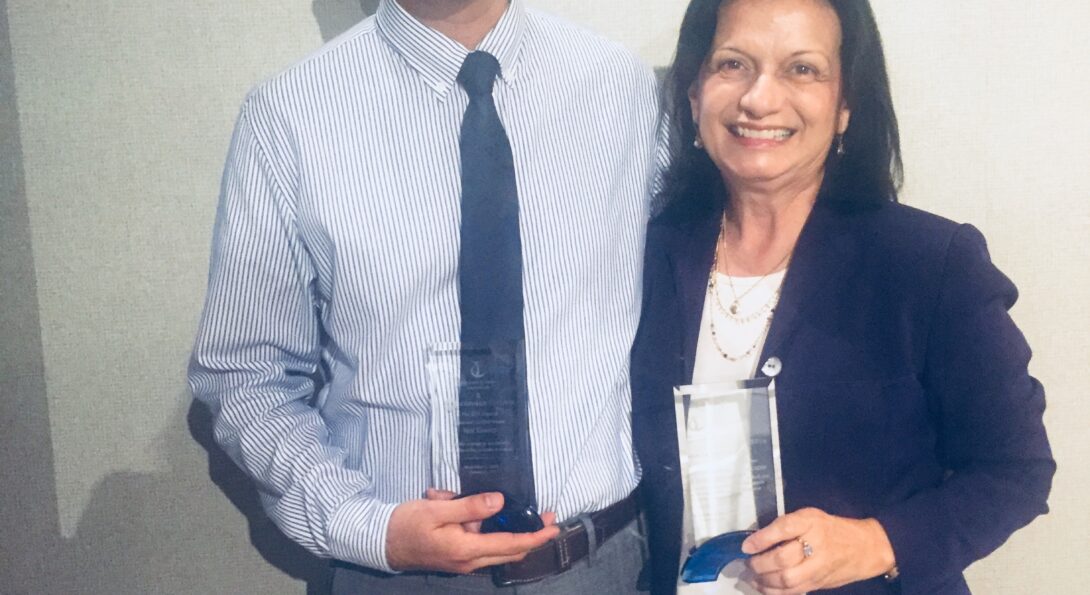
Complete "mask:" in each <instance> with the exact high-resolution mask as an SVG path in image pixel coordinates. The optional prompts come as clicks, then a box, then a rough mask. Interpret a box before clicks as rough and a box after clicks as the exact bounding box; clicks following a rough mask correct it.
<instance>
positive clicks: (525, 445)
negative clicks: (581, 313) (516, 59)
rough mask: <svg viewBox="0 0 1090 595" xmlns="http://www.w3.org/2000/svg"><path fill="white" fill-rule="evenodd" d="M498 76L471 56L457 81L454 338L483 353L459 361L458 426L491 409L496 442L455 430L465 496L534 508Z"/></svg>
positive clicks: (490, 63) (515, 228)
mask: <svg viewBox="0 0 1090 595" xmlns="http://www.w3.org/2000/svg"><path fill="white" fill-rule="evenodd" d="M499 73H500V64H499V62H498V61H497V60H496V58H495V57H494V56H492V55H491V54H488V53H486V52H480V51H477V52H472V53H471V54H469V56H467V57H466V59H465V62H464V63H463V64H462V69H461V71H460V72H459V73H458V83H459V84H460V85H461V86H462V87H463V88H464V89H465V90H466V93H467V94H468V95H469V107H468V108H466V113H465V118H464V119H463V120H462V129H461V137H460V149H461V165H462V226H461V248H460V253H459V268H458V288H459V298H460V303H461V314H462V330H461V340H462V343H463V346H468V347H475V348H480V349H483V350H484V351H485V352H486V353H487V354H488V357H485V358H483V359H482V358H480V357H476V356H473V355H465V356H463V358H462V375H463V384H462V388H461V389H460V391H459V399H460V402H461V405H460V408H461V410H462V417H463V418H466V417H467V415H468V414H469V413H470V412H471V411H472V412H473V415H478V414H479V412H480V411H488V413H487V415H486V417H487V416H494V417H495V418H496V419H497V420H499V421H500V423H499V424H497V426H498V427H499V430H498V431H497V433H496V434H490V433H488V431H486V430H485V426H486V424H480V427H475V428H472V429H467V428H465V427H460V430H459V432H460V434H459V439H460V444H461V450H462V452H461V456H462V464H461V468H460V476H461V481H462V493H463V494H471V493H477V492H482V491H492V490H499V491H503V492H504V493H505V494H507V496H508V497H509V498H512V499H515V500H517V501H519V502H520V503H522V504H528V505H531V506H532V505H534V504H535V502H534V501H535V498H534V484H533V468H532V463H531V458H530V440H529V420H528V404H527V400H528V390H527V386H526V375H525V347H524V344H523V338H524V331H523V301H522V242H521V240H520V238H519V205H518V192H517V187H516V185H515V165H514V158H513V157H512V154H511V144H510V142H509V141H508V138H507V133H506V131H505V130H504V128H503V123H502V122H500V118H499V114H498V113H497V112H496V104H495V102H494V101H493V98H492V89H493V86H494V84H495V82H496V77H497V75H498V74H499ZM467 353H468V352H467ZM478 353H481V352H480V351H479V352H478ZM482 361H484V362H485V363H484V364H483V368H484V369H482ZM488 362H492V363H488ZM483 374H487V377H486V376H484V375H483ZM474 379H477V380H479V382H476V383H474V382H473V381H474ZM467 383H468V384H467ZM482 387H484V388H483V389H482Z"/></svg>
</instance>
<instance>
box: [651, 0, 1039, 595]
mask: <svg viewBox="0 0 1090 595" xmlns="http://www.w3.org/2000/svg"><path fill="white" fill-rule="evenodd" d="M668 93H669V102H668V103H669V109H671V110H672V113H671V117H672V122H673V126H674V130H673V140H674V141H675V142H676V143H677V145H678V149H677V150H675V156H676V160H675V162H674V164H673V165H672V169H671V170H670V172H669V173H668V175H667V177H666V189H665V196H666V198H667V200H668V201H669V202H668V203H667V206H666V208H665V209H664V212H663V213H662V214H661V215H660V216H659V217H657V218H656V219H655V221H653V222H652V225H651V228H650V230H649V233H648V244H647V256H646V259H647V260H646V272H645V299H644V314H643V319H642V322H641V325H640V330H639V334H638V336H637V339H636V344H635V346H634V348H633V361H632V370H633V383H634V386H633V396H634V403H633V429H634V435H635V440H636V443H637V449H638V453H639V456H640V459H641V463H642V465H643V468H644V476H645V481H644V497H645V499H646V501H645V508H646V510H647V516H648V535H649V538H650V547H651V552H652V564H651V570H652V581H653V584H654V587H655V588H654V592H658V593H669V592H673V591H674V590H675V588H676V585H677V576H678V566H679V561H680V556H681V551H680V550H681V531H682V528H681V527H682V516H683V510H684V502H683V498H682V488H681V478H680V475H679V471H678V467H679V465H678V453H677V448H676V440H675V438H676V432H675V420H674V409H673V399H672V387H673V386H675V385H680V384H690V383H705V382H721V381H726V380H730V379H738V378H743V377H752V376H753V375H761V372H760V369H761V368H762V367H764V368H765V369H766V370H768V369H769V368H768V367H767V366H764V364H765V362H769V361H773V362H775V363H779V364H781V365H780V366H779V368H780V371H779V374H778V375H777V376H776V385H777V402H778V420H779V433H780V445H781V455H782V469H783V475H784V497H785V502H786V509H787V514H786V515H784V516H782V517H780V518H779V519H777V520H776V521H775V522H773V523H772V524H770V525H769V526H767V527H765V528H763V529H762V530H760V531H759V532H757V533H756V534H754V535H753V536H751V537H750V538H749V539H747V541H746V543H745V544H744V549H745V551H746V552H749V553H757V555H754V556H753V557H752V558H750V559H749V560H748V561H747V565H748V570H749V573H748V579H747V580H748V581H749V582H750V583H751V585H752V587H753V588H756V589H757V590H759V591H760V592H762V593H770V594H781V593H805V592H813V591H818V590H822V589H832V592H836V593H891V592H896V590H899V591H900V592H901V593H906V594H908V593H921V594H923V593H926V594H929V595H930V594H934V593H968V587H967V586H966V583H965V581H964V578H963V577H962V571H963V570H964V569H965V568H966V567H967V566H968V565H969V564H971V563H972V562H973V561H975V560H977V559H979V558H982V557H983V556H985V555H987V554H988V553H990V552H991V551H993V550H994V549H995V548H996V547H998V546H999V545H1000V544H1002V543H1003V541H1004V540H1006V539H1007V537H1008V536H1009V535H1010V534H1011V533H1012V532H1013V531H1015V530H1017V529H1018V528H1020V527H1022V526H1024V525H1025V524H1026V523H1028V522H1029V521H1030V520H1031V519H1033V518H1034V517H1035V516H1037V515H1039V514H1042V513H1044V512H1045V511H1046V504H1045V501H1046V497H1047V495H1048V491H1049V489H1050V484H1051V479H1052V475H1053V473H1054V470H1055V464H1054V462H1053V460H1052V455H1051V452H1050V449H1049V445H1048V441H1047V438H1046V435H1045V431H1044V427H1043V425H1042V422H1041V414H1042V412H1043V409H1044V394H1043V391H1042V389H1041V386H1040V385H1039V384H1038V383H1037V382H1036V380H1034V379H1033V378H1031V377H1030V376H1029V374H1028V372H1027V364H1028V361H1029V357H1030V351H1029V348H1028V346H1027V345H1026V343H1025V340H1024V338H1023V337H1022V335H1021V333H1020V332H1019V331H1018V329H1017V328H1016V327H1015V326H1014V324H1013V322H1012V321H1011V319H1010V318H1009V316H1008V314H1007V309H1008V308H1009V307H1010V306H1011V305H1012V304H1013V302H1014V300H1015V298H1016V290H1015V287H1014V286H1013V285H1012V284H1011V282H1010V281H1009V280H1008V279H1007V278H1006V277H1004V276H1003V274H1002V273H1001V272H999V271H998V270H997V269H996V268H995V267H994V266H993V265H992V264H991V263H990V261H989V259H988V255H987V251H986V248H985V245H984V240H983V238H982V237H981V235H980V234H979V232H977V231H976V230H975V229H974V228H972V227H971V226H968V225H960V226H959V225H956V224H954V223H952V222H949V221H947V220H944V219H942V218H940V217H937V216H935V215H930V214H927V213H923V212H921V211H918V210H915V209H911V208H909V207H905V206H902V205H899V204H897V195H896V193H897V187H898V184H899V178H900V150H899V140H898V133H897V124H896V117H895V115H894V113H893V107H892V101H891V98H890V91H889V83H888V79H887V76H886V70H885V65H884V57H883V54H882V48H881V42H880V39H879V35H878V31H877V28H876V24H875V21H874V16H873V13H872V11H871V8H870V6H869V4H868V3H867V2H866V0H829V1H825V0H724V1H721V0H692V2H691V4H690V6H689V8H688V12H687V14H686V16H685V19H684V23H683V25H682V31H681V38H680V41H679V42H678V49H677V57H676V61H675V63H674V65H673V68H672V71H671V74H670V78H669V81H668ZM774 367H775V366H774ZM758 552H759V553H758ZM724 582H725V581H723V580H722V579H721V581H720V583H724ZM720 586H721V587H722V586H723V585H720ZM683 590H684V589H683ZM733 591H734V589H733V587H731V588H730V589H729V590H728V591H726V592H733Z"/></svg>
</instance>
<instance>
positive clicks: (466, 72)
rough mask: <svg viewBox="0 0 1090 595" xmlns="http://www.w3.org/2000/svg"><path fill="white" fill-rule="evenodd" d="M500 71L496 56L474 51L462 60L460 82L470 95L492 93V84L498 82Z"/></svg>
mask: <svg viewBox="0 0 1090 595" xmlns="http://www.w3.org/2000/svg"><path fill="white" fill-rule="evenodd" d="M499 73H500V63H499V61H498V60H496V57H495V56H493V55H492V54H489V53H488V52H472V53H470V54H469V55H468V56H466V60H465V62H462V70H461V71H459V72H458V83H460V84H461V85H462V87H463V88H464V89H465V90H466V93H469V94H470V96H473V97H476V96H481V95H491V94H492V84H493V83H495V82H496V75H497V74H499Z"/></svg>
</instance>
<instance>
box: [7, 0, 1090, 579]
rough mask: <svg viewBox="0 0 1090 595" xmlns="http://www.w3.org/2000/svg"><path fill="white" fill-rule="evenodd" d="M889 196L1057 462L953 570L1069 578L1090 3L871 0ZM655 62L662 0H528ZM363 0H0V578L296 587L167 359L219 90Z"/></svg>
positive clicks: (1082, 328) (188, 311)
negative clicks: (992, 310)
mask: <svg viewBox="0 0 1090 595" xmlns="http://www.w3.org/2000/svg"><path fill="white" fill-rule="evenodd" d="M872 2H873V4H874V7H875V10H876V12H877V13H878V18H879V23H880V26H881V28H882V32H883V36H884V38H885V42H886V50H887V57H888V60H889V63H890V70H891V74H892V78H893V85H894V91H895V99H896V102H897V107H898V113H899V116H900V119H901V129H902V135H903V145H904V149H905V163H906V169H907V183H906V187H905V193H904V201H905V202H907V203H909V204H913V205H917V206H920V207H923V208H925V209H928V210H931V211H935V212H938V213H941V214H943V215H946V216H948V217H951V218H953V219H957V220H961V221H969V222H972V223H974V224H975V225H977V226H978V227H980V228H981V229H982V230H983V232H984V233H985V235H986V236H987V237H988V238H989V241H990V246H991V249H992V255H993V257H994V259H995V260H996V262H997V263H998V264H999V265H1000V267H1001V268H1002V269H1003V270H1004V271H1005V272H1006V273H1007V274H1008V275H1009V276H1010V277H1011V278H1012V279H1014V280H1015V282H1016V283H1017V284H1018V286H1019V287H1020V288H1021V290H1022V296H1023V297H1022V299H1021V301H1020V302H1019V303H1018V305H1017V306H1016V307H1015V309H1014V316H1015V318H1016V320H1017V321H1018V322H1019V324H1020V325H1021V327H1022V329H1023V330H1024V331H1025V333H1026V335H1027V336H1028V338H1029V341H1030V343H1031V344H1032V345H1033V346H1034V348H1035V351H1036V357H1035V359H1034V362H1033V372H1034V373H1035V375H1037V376H1038V377H1039V378H1040V379H1041V380H1042V382H1043V383H1044V384H1045V387H1046V389H1047V392H1048V398H1049V410H1048V413H1047V415H1046V423H1047V425H1048V428H1049V431H1050V435H1051V438H1052V441H1053V447H1054V449H1055V454H1056V458H1057V460H1058V461H1059V465H1060V471H1059V474H1058V475H1057V477H1056V482H1055V486H1054V490H1053V495H1052V498H1051V506H1052V513H1051V514H1050V515H1049V516H1047V517H1044V518H1042V519H1040V520H1039V521H1037V522H1036V523H1034V524H1033V525H1032V526H1031V527H1029V528H1028V529H1026V530H1024V531H1022V532H1020V533H1019V534H1017V535H1015V536H1014V537H1013V538H1012V539H1011V541H1010V542H1009V543H1008V544H1007V545H1006V546H1004V547H1003V548H1002V549H1001V550H1000V551H999V552H997V553H996V554H994V555H993V556H991V557H990V558H988V559H987V560H985V561H982V562H980V563H978V564H977V565H975V566H974V567H973V568H972V569H971V570H970V573H969V574H970V582H971V584H972V586H973V587H974V590H976V591H977V592H979V593H988V594H999V595H1003V594H1011V595H1013V594H1024V593H1044V592H1047V593H1079V592H1081V591H1082V588H1083V586H1084V584H1085V583H1086V582H1087V580H1090V571H1087V570H1086V568H1087V567H1086V565H1085V547H1086V545H1087V537H1086V536H1087V534H1088V533H1090V507H1088V506H1086V504H1085V502H1086V500H1085V497H1084V496H1083V494H1085V493H1086V491H1087V490H1090V465H1087V464H1086V463H1085V461H1087V460H1090V439H1088V438H1087V436H1086V430H1087V428H1090V401H1088V400H1087V399H1085V398H1084V391H1085V387H1086V386H1087V385H1090V366H1088V365H1087V364H1088V354H1090V306H1088V303H1090V270H1088V269H1090V241H1088V240H1087V238H1090V200H1088V199H1090V181H1088V178H1087V173H1088V172H1090V117H1088V116H1087V114H1086V108H1085V105H1086V102H1087V97H1088V96H1090V82H1087V78H1086V73H1087V72H1090V38H1087V36H1085V35H1083V34H1082V28H1084V26H1085V23H1087V22H1090V4H1087V3H1082V2H1069V1H1061V0H1042V1H1041V2H1039V3H1037V4H1036V5H1035V8H1034V9H1033V10H1030V9H1028V8H1027V6H1026V5H1025V4H1024V3H1022V2H1015V1H1014V0H961V1H960V2H957V3H950V2H942V1H939V0H916V1H915V2H911V3H908V2H898V1H896V0H872ZM529 3H530V4H531V5H534V6H538V7H540V8H543V9H546V10H549V11H551V12H554V13H557V14H561V15H564V16H567V17H569V18H571V19H572V20H575V21H578V22H581V23H584V24H585V25H586V26H588V27H590V28H592V29H595V30H598V31H600V32H602V33H603V34H605V35H607V36H610V37H613V38H615V39H618V40H620V41H622V42H623V43H625V44H627V45H628V46H629V47H631V48H632V49H633V50H635V51H636V52H638V53H639V54H640V55H642V56H643V57H644V58H645V59H646V60H648V61H649V62H651V63H653V64H656V65H664V64H666V63H668V61H669V59H670V57H671V54H672V49H673V48H672V44H673V41H674V39H675V35H676V28H677V25H678V23H679V22H680V18H681V14H682V12H683V11H684V7H685V2H684V0H667V1H664V0H654V1H652V0H636V1H635V2H632V1H625V0H597V1H595V2H592V3H588V2H582V1H580V0H529ZM376 4H377V0H314V1H313V2H311V1H310V0H262V1H258V0H241V1H238V2H228V3H224V2H220V1H213V0H191V1H190V2H186V3H172V4H169V5H163V4H160V3H154V2H146V1H144V0H111V1H109V2H101V1H100V2H34V1H31V0H0V304H2V305H0V424H2V425H0V428H2V430H0V477H2V478H3V479H0V502H2V503H3V504H2V505H0V593H12V594H21V593H76V592H78V593H94V594H98V593H101V594H114V593H171V594H174V593H258V592H260V593H302V592H305V591H308V587H307V584H308V583H309V584H310V587H309V591H311V592H320V584H321V583H322V581H323V576H324V572H325V567H324V565H323V564H322V563H320V562H317V561H315V560H313V559H312V558H310V557H309V556H307V555H306V554H305V553H304V552H302V550H300V549H298V548H295V547H294V546H292V545H291V544H289V543H287V542H286V541H284V540H283V539H282V538H280V537H279V535H278V533H277V532H276V530H275V528H273V527H272V526H271V525H270V523H269V522H268V521H266V520H265V519H264V517H263V516H261V514H260V513H259V512H258V511H257V505H256V497H255V495H254V493H253V490H252V489H251V488H250V487H249V484H248V482H247V481H246V479H245V478H243V477H241V475H240V474H239V473H238V472H237V471H235V469H234V467H233V466H232V465H231V463H230V462H229V461H227V460H226V458H225V457H224V456H223V455H222V454H220V453H219V452H218V451H217V450H216V449H215V448H212V447H210V446H211V444H210V443H211V441H210V431H209V429H208V423H207V419H206V418H205V416H204V415H203V411H202V410H200V409H199V408H194V407H191V404H190V399H189V395H188V393H187V389H186V386H185V377H184V371H185V365H186V360H187V357H188V352H189V348H190V345H191V341H192V338H193V334H194V330H195V326H196V322H197V317H198V315H199V311H200V307H201V303H202V299H203V292H204V283H205V275H206V270H207V258H208V247H209V241H210V235H211V228H212V220H213V216H214V209H215V203H216V197H217V192H218V184H219V175H220V171H221V168H222V162H223V158H224V156H225V153H226V149H227V144H228V141H229V140H230V133H231V129H232V124H233V121H234V118H235V115H236V112H237V109H238V105H239V103H240V101H241V100H242V98H243V95H244V94H245V92H246V91H247V89H249V88H250V87H251V86H252V85H253V84H255V83H256V82H258V81H260V80H262V79H263V78H266V77H268V76H271V75H272V74H274V73H276V72H277V71H279V70H280V69H282V68H284V67H286V66H288V65H290V64H291V63H293V62H294V61H296V60H297V59H299V58H300V57H302V56H304V55H306V54H307V53H308V52H310V51H312V50H313V49H315V48H316V47H317V46H319V45H320V44H321V43H322V41H323V39H330V38H331V37H333V36H334V35H336V34H337V33H339V32H341V31H343V30H344V29H347V28H348V27H349V26H351V24H353V23H354V22H355V21H357V20H358V19H360V18H362V17H363V16H364V15H365V14H370V13H371V12H373V10H374V6H375V5H376Z"/></svg>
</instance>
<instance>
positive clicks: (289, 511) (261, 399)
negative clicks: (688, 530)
mask: <svg viewBox="0 0 1090 595" xmlns="http://www.w3.org/2000/svg"><path fill="white" fill-rule="evenodd" d="M478 49H480V50H483V51H487V52H489V53H491V54H493V55H495V56H496V57H497V58H498V59H499V62H500V64H501V67H502V74H501V77H500V79H499V80H498V81H497V83H496V86H495V91H494V94H495V101H496V105H497V109H498V112H499V115H500V118H501V120H502V121H503V123H504V126H505V128H506V130H507V134H508V136H509V137H510V140H511V145H512V150H513V153H514V161H515V173H516V178H517V185H518V196H519V209H520V221H519V223H520V229H521V237H522V245H523V259H524V266H523V268H524V280H523V287H524V294H525V296H524V302H525V326H526V328H525V332H526V356H527V369H528V370H527V374H528V386H529V407H530V414H529V416H530V435H531V441H532V453H533V466H534V469H533V471H534V476H535V483H536V490H537V499H538V503H539V504H540V508H541V509H542V510H552V511H556V512H557V514H558V516H559V518H560V519H562V520H563V519H566V518H569V517H571V516H573V515H576V514H579V513H581V512H586V511H593V510H598V509H601V508H604V507H606V506H608V505H609V504H611V503H613V502H616V501H618V500H620V499H622V498H624V497H625V496H626V495H628V493H629V492H631V491H632V490H633V488H635V486H636V484H637V482H638V480H639V469H638V465H637V464H636V462H635V460H634V455H633V452H632V447H631V426H630V419H629V418H630V409H631V405H630V391H629V374H628V354H629V348H630V345H631V342H632V338H633V335H634V333H635V329H636V325H637V321H638V316H639V311H640V307H639V306H640V304H639V301H640V291H639V284H640V270H641V261H642V252H643V241H644V226H645V223H646V220H647V218H648V208H649V199H648V196H649V194H650V188H649V185H650V178H651V175H652V169H653V155H654V152H655V132H656V119H657V115H656V114H657V101H656V95H655V83H654V78H653V75H652V74H651V72H650V71H649V70H648V69H647V68H646V67H644V66H642V65H641V64H640V63H639V62H638V61H637V60H636V59H635V58H634V57H632V56H631V55H630V54H629V53H627V52H626V51H624V50H622V49H621V48H620V47H619V46H616V45H614V44H613V43H610V42H608V41H605V40H603V39H601V38H599V37H596V36H594V35H591V34H589V33H586V32H584V31H582V30H579V29H577V28H575V27H574V26H572V25H569V24H566V23H564V22H562V21H559V20H556V19H554V18H551V17H548V16H545V15H542V14H539V13H537V12H534V11H531V10H528V9H526V8H524V7H523V6H522V5H521V2H520V0H513V2H512V3H511V5H510V7H509V8H508V10H507V12H506V13H505V15H504V16H503V18H502V20H501V21H500V23H499V24H498V25H497V26H496V27H495V28H494V29H493V31H492V32H491V33H490V34H489V35H488V36H487V38H486V39H485V40H484V41H483V42H482V44H481V45H480V46H479V47H478ZM467 53H468V51H467V50H466V49H465V48H463V47H462V46H460V45H459V44H457V43H455V42H454V41H452V40H450V39H448V38H446V37H444V36H442V35H441V34H439V33H438V32H436V31H434V30H431V29H429V28H427V27H425V26H424V25H422V24H421V23H419V22H418V21H416V20H415V19H414V18H412V17H411V16H410V15H409V14H408V13H406V12H405V11H404V10H403V9H402V8H401V7H399V6H398V5H397V4H396V3H394V2H392V1H390V0H384V1H383V2H382V4H381V5H380V6H379V9H378V12H377V13H376V15H375V16H374V17H372V18H369V19H367V20H365V21H363V22H362V23H361V24H359V25H358V26H356V27H355V28H353V29H352V30H350V31H349V32H347V33H346V34H344V35H342V36H341V37H339V38H338V39H336V40H334V41H333V42H331V43H330V44H328V45H327V46H326V47H324V48H323V49H322V50H320V51H319V52H317V53H316V54H314V55H313V56H311V57H309V58H308V59H306V60H304V61H303V62H301V63H299V64H297V65H296V66H294V67H292V68H290V69H289V70H287V71H286V72H284V73H283V74H281V75H279V76H277V77H276V78H274V79H272V80H271V81H268V82H266V83H264V84H262V85H260V86H259V87H258V88H257V89H255V90H254V91H253V92H252V93H251V94H250V95H249V96H248V98H247V99H246V101H245V103H244V105H243V107H242V110H241V114H240V116H239V120H238V124H237V127H236V130H235V135H234V138H233V141H232V145H231V149H230V154H229V156H228V159H227V165H226V171H225V173H224V179H223V187H222V196H221V201H220V206H219V212H218V216H217V223H216V229H215V232H214V241H213V251H212V263H211V272H210V277H209V287H208V297H207V302H206V305H205V310H204V315H203V319H202V323H201V327H200V331H199V334H198V337H197V342H196V347H195V350H194V354H193V361H192V363H191V368H190V383H191V386H192V388H193V392H194V394H195V395H196V396H197V397H198V398H199V399H200V400H202V401H204V402H205V403H208V404H209V406H210V407H211V409H212V411H213V413H214V415H215V418H216V422H215V433H216V438H217V440H218V441H219V443H220V444H221V445H222V446H223V447H224V448H225V450H226V451H227V452H228V453H229V454H230V455H231V456H232V457H233V458H234V460H235V461H236V462H238V464H239V465H240V466H242V467H243V468H244V469H245V470H246V471H247V472H248V473H249V474H250V475H251V476H253V477H254V478H255V480H256V482H257V485H258V490H259V492H260V494H261V497H262V500H263V504H264V506H265V508H266V510H267V511H268V513H269V514H270V516H271V517H272V518H273V519H274V520H275V521H276V523H277V524H278V525H279V526H280V527H281V529H282V530H283V531H284V532H285V533H287V534H288V535H289V536H291V537H292V538H293V539H295V540H296V541H298V542H300V543H301V544H303V545H304V546H306V547H307V548H308V549H310V550H312V551H314V552H316V553H318V554H320V555H323V556H331V557H335V558H338V559H342V560H347V561H350V562H354V563H358V564H363V565H366V566H370V567H374V568H379V569H383V570H389V567H388V566H387V562H386V552H385V545H386V543H385V542H386V530H387V525H388V522H389V518H390V515H391V513H392V512H393V509H394V508H395V507H396V505H397V504H398V503H400V502H403V501H406V500H411V499H415V498H420V497H422V495H423V493H424V491H425V489H426V488H427V487H429V485H430V483H431V480H430V478H431V470H430V459H431V450H430V444H431V441H430V438H429V416H430V405H429V380H428V374H427V371H426V364H427V357H428V356H427V352H428V349H429V348H430V347H433V346H436V345H442V344H449V343H452V342H456V341H457V340H458V337H459V332H460V319H459V305H458V251H459V250H458V247H459V225H460V212H461V210H460V209H461V207H460V192H461V181H460V171H459V169H460V167H459V147H458V137H459V130H460V126H461V120H462V115H463V113H464V112H465V109H466V106H467V105H468V101H469V100H468V97H467V95H466V94H465V92H464V91H463V90H462V89H461V88H460V87H459V86H458V85H457V83H456V80H455V79H456V76H457V73H458V71H459V69H460V68H461V64H462V61H463V60H464V58H465V56H466V55H467Z"/></svg>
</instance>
